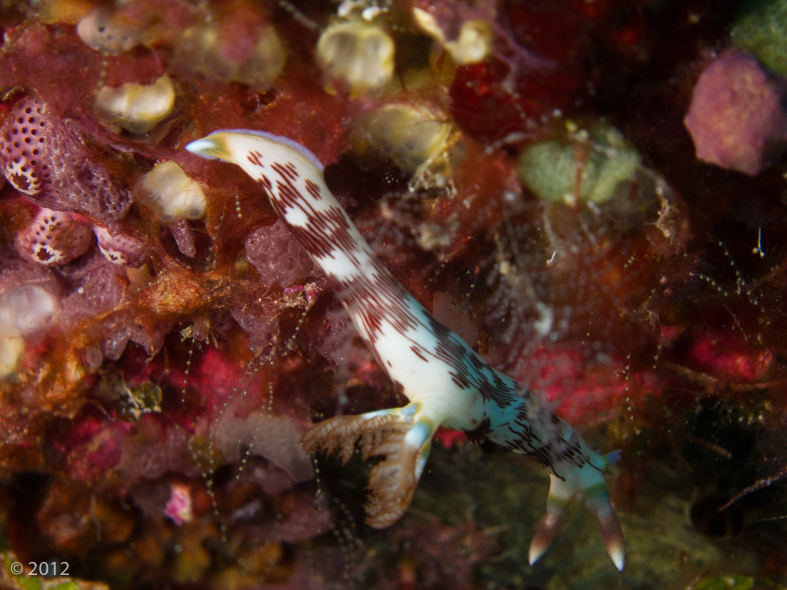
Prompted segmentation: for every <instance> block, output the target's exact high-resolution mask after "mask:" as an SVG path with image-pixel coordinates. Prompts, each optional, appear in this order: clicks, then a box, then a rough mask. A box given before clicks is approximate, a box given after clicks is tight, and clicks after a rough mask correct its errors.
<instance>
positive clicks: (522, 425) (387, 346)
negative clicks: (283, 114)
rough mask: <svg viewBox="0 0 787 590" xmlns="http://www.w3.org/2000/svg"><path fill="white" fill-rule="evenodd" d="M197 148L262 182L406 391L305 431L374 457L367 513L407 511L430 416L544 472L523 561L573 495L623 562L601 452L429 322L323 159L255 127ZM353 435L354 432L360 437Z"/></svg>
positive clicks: (311, 439)
mask: <svg viewBox="0 0 787 590" xmlns="http://www.w3.org/2000/svg"><path fill="white" fill-rule="evenodd" d="M186 149H188V150H189V151H191V152H194V153H196V154H199V155H201V156H203V157H206V158H219V159H222V160H225V161H227V162H231V163H233V164H237V165H238V166H240V167H241V168H242V169H243V170H244V171H245V172H246V173H247V174H248V175H249V176H251V178H253V179H254V180H256V181H257V182H259V183H260V185H261V186H262V188H263V190H264V191H265V192H266V193H267V195H268V197H270V201H271V204H272V206H273V208H274V210H275V211H276V213H277V214H278V215H279V217H280V218H281V220H282V221H283V222H284V223H285V224H286V225H287V227H288V228H289V229H290V230H291V231H292V232H293V234H294V235H295V236H296V237H297V238H298V240H299V241H300V242H301V244H302V245H303V246H304V248H305V249H306V250H307V251H308V252H309V255H310V256H311V257H312V259H313V260H314V262H315V263H316V264H317V265H318V266H319V267H320V268H321V269H322V270H323V272H325V274H326V276H327V278H328V281H329V283H330V285H331V287H332V288H333V290H334V291H335V292H336V295H337V296H338V297H339V299H340V300H341V302H342V304H343V305H344V307H345V309H347V312H348V313H349V315H350V317H351V318H352V321H353V324H354V325H355V327H356V329H357V330H358V333H359V335H360V336H361V338H363V340H364V342H365V343H366V345H367V346H368V347H369V349H370V350H371V351H372V352H373V353H374V356H375V358H376V359H377V362H378V363H379V365H380V366H381V367H382V368H383V369H384V370H385V371H386V372H387V373H388V375H389V377H390V378H391V380H392V381H393V382H394V383H396V385H397V387H398V388H399V389H400V390H401V392H402V393H403V394H404V395H405V396H406V397H407V399H408V400H409V401H410V403H409V404H408V405H406V406H404V407H402V408H393V409H389V410H382V411H379V412H371V413H369V414H364V415H362V416H341V417H336V418H330V419H328V420H326V421H324V422H321V423H319V424H317V425H316V426H314V427H313V428H312V429H311V430H310V431H309V432H307V433H306V436H305V437H304V439H303V446H304V447H305V449H306V450H307V451H309V452H315V451H326V452H329V453H333V452H338V453H339V455H340V456H341V458H342V460H343V461H345V462H346V461H348V460H349V459H350V457H351V456H352V455H353V453H355V449H356V445H358V444H360V448H361V453H362V455H363V456H364V458H368V457H371V456H381V457H383V460H382V461H381V462H380V463H379V464H377V465H376V466H375V467H374V468H373V469H372V471H371V474H370V476H369V491H370V493H369V501H368V503H367V504H366V514H367V522H368V523H369V524H370V525H371V526H373V527H376V528H383V527H387V526H389V525H391V524H393V523H394V522H396V521H397V520H398V519H399V518H400V517H401V516H402V515H403V514H404V512H405V511H406V510H407V507H408V505H409V504H410V501H411V500H412V498H413V495H414V493H415V486H416V484H417V483H418V479H419V477H420V476H421V473H422V472H423V469H424V464H425V462H426V458H427V456H428V454H429V450H430V448H431V440H432V436H433V434H434V432H435V430H436V429H437V427H438V426H440V425H443V426H445V427H447V428H452V429H454V430H462V431H464V432H465V433H467V435H468V437H469V438H471V440H473V441H475V442H481V441H483V440H491V441H492V442H496V443H498V444H500V445H503V446H504V447H506V448H508V449H510V450H512V451H514V452H516V453H522V454H525V455H530V456H532V457H535V458H536V460H538V461H539V462H540V463H541V464H542V465H543V466H544V467H546V468H547V470H548V471H549V473H550V474H551V476H552V485H551V487H550V492H549V500H548V503H547V514H546V516H544V518H543V519H542V521H541V524H540V525H539V527H538V532H537V533H536V536H535V538H534V539H533V543H532V545H531V548H530V561H531V563H532V562H534V561H535V560H537V559H538V558H539V557H540V556H541V555H542V554H543V553H544V551H546V549H547V547H548V546H549V544H550V542H551V541H552V539H553V538H554V536H555V535H556V534H557V531H558V528H559V526H560V518H561V515H562V514H563V512H564V510H565V508H566V506H567V505H568V503H569V502H570V501H571V500H572V499H573V498H574V497H575V496H577V495H580V494H581V495H582V496H584V498H585V499H586V503H587V504H588V507H589V508H590V510H591V511H592V512H593V513H594V514H596V516H597V517H598V519H599V522H600V523H601V534H602V537H603V539H604V544H605V545H606V547H607V552H608V553H609V556H610V557H611V559H612V561H613V563H614V564H615V566H616V567H617V568H618V569H622V568H623V564H624V560H625V552H624V548H623V533H622V532H621V529H620V524H619V522H618V519H617V516H616V514H615V511H614V509H613V508H612V506H611V504H610V502H609V492H608V490H607V484H606V481H605V480H604V469H605V468H606V467H607V466H608V465H610V464H611V463H612V462H613V461H614V460H615V459H616V458H617V456H618V455H617V453H610V454H609V455H604V456H601V455H599V454H598V453H595V452H593V451H592V450H591V449H590V448H589V447H588V445H587V443H585V441H584V439H583V438H582V436H581V435H580V434H579V433H578V432H577V431H576V430H574V428H572V427H571V425H569V424H567V423H566V422H564V421H563V420H561V419H560V418H559V417H558V416H556V415H554V414H553V413H552V412H551V411H550V410H549V408H548V407H547V406H546V404H545V403H544V402H543V400H541V399H540V398H538V397H537V396H536V395H534V394H533V393H532V392H530V391H528V390H527V389H526V388H525V387H524V386H523V385H522V384H520V383H518V382H517V381H515V380H514V379H512V378H511V377H509V376H508V375H505V374H504V373H501V372H499V371H497V370H496V369H495V368H494V367H492V366H491V365H489V363H487V362H486V360H484V359H483V358H482V357H481V356H480V355H479V354H478V353H477V352H475V351H474V350H473V349H472V348H471V347H469V346H468V345H467V344H466V343H465V342H464V341H463V340H462V339H461V338H460V337H459V336H457V335H456V334H454V333H453V332H452V331H451V330H449V329H448V328H447V327H445V326H444V325H442V324H441V323H440V322H438V321H437V320H436V319H435V318H434V317H433V316H432V314H430V313H429V312H428V311H427V310H426V309H425V308H424V307H423V306H422V305H421V304H420V303H419V302H418V301H417V300H416V299H415V298H414V297H413V296H412V295H410V294H409V293H408V292H407V290H406V289H405V288H404V287H403V286H402V285H401V284H400V283H399V282H398V281H397V280H396V278H395V277H394V276H393V275H392V274H391V273H390V272H389V271H388V270H387V269H386V268H385V266H384V265H383V263H382V262H380V260H379V259H378V258H377V256H376V255H375V254H374V251H373V250H372V249H371V248H370V247H369V245H368V244H367V243H366V241H365V240H364V239H363V237H362V236H361V234H360V233H359V232H358V230H357V229H356V227H355V226H354V225H353V222H352V220H351V219H350V218H349V217H348V216H347V213H346V212H345V211H344V209H343V208H342V206H341V205H340V204H339V202H338V201H337V200H336V197H335V196H334V195H333V194H332V193H331V191H330V190H329V189H328V186H327V185H326V184H325V178H324V177H323V167H322V164H320V162H319V161H318V160H317V158H316V157H315V156H314V154H312V153H311V152H310V151H309V150H307V149H306V148H304V147H303V146H301V145H299V144H297V143H295V142H294V141H292V140H291V139H288V138H286V137H278V136H275V135H271V134H269V133H262V132H259V131H245V130H237V131H217V132H215V133H212V134H211V135H209V136H207V137H205V138H203V139H199V140H197V141H195V142H193V143H190V144H189V145H188V146H186ZM359 441H360V442H359Z"/></svg>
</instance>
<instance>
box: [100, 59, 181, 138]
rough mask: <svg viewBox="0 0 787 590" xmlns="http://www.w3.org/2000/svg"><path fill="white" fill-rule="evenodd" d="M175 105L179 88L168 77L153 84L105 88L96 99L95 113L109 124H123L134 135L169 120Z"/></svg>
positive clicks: (131, 84) (129, 84)
mask: <svg viewBox="0 0 787 590" xmlns="http://www.w3.org/2000/svg"><path fill="white" fill-rule="evenodd" d="M174 106H175V86H174V85H173V84H172V80H170V78H169V76H167V75H166V74H164V75H163V76H161V77H160V78H159V79H158V80H156V81H155V82H153V84H147V85H145V84H133V83H130V82H129V83H126V84H123V85H122V86H120V87H119V88H110V87H109V86H105V87H104V88H102V89H101V90H100V91H99V93H98V95H97V96H96V101H95V103H94V104H93V111H94V112H95V113H96V116H97V117H98V118H99V119H101V120H102V121H103V122H104V123H106V124H108V125H119V126H120V127H122V128H123V129H125V130H126V131H129V132H131V133H147V132H148V131H150V130H151V129H153V127H155V126H156V125H158V123H159V122H161V121H163V120H164V119H166V118H167V117H169V116H170V114H171V113H172V109H173V108H174Z"/></svg>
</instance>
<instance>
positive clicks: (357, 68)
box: [317, 20, 395, 97]
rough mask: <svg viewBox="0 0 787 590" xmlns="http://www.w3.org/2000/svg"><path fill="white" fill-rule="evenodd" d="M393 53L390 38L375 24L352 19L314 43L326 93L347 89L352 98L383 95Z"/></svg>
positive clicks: (388, 81)
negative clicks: (365, 95) (324, 81)
mask: <svg viewBox="0 0 787 590" xmlns="http://www.w3.org/2000/svg"><path fill="white" fill-rule="evenodd" d="M394 53H395V48H394V42H393V39H391V37H390V36H388V34H387V33H386V32H385V31H383V30H382V28H380V27H379V26H377V25H375V24H372V23H368V22H364V21H360V20H351V21H341V22H337V23H335V24H333V25H331V26H329V27H328V28H327V29H326V30H325V31H324V32H323V34H322V35H321V36H320V40H319V41H318V42H317V63H318V64H319V65H320V68H321V69H322V71H323V73H324V74H325V77H326V91H328V92H330V93H336V92H337V91H339V90H346V91H347V92H349V94H350V96H353V97H356V96H360V95H364V94H378V93H380V92H382V91H383V90H385V89H386V87H387V86H388V85H389V84H390V82H391V79H392V78H393V72H394Z"/></svg>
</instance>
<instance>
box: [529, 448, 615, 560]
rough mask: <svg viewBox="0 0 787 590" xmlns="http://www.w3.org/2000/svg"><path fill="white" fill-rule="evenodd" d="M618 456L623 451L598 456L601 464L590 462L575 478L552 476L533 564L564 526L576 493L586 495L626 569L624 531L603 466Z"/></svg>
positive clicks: (606, 539)
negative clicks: (562, 519) (562, 520)
mask: <svg viewBox="0 0 787 590" xmlns="http://www.w3.org/2000/svg"><path fill="white" fill-rule="evenodd" d="M618 455H619V452H618V451H615V452H614V453H609V454H608V455H605V456H603V457H597V460H598V463H599V465H598V466H597V467H596V466H594V465H593V464H592V463H588V464H586V465H585V466H584V467H582V468H581V469H579V470H578V472H576V473H574V474H572V476H571V477H566V478H561V477H559V476H557V475H555V474H551V475H550V486H549V497H548V498H547V511H546V514H544V516H543V517H542V519H541V522H539V524H538V529H537V530H536V534H535V535H534V537H533V540H532V541H531V543H530V551H529V554H528V559H529V561H530V565H533V564H534V563H535V562H536V561H538V559H539V558H540V557H541V556H542V555H543V554H544V553H545V552H546V550H547V549H548V548H549V545H550V544H551V543H552V540H553V539H554V538H555V535H556V534H557V532H558V530H559V528H560V521H561V518H562V516H563V513H564V512H565V509H566V507H567V506H568V504H569V503H570V502H571V500H572V499H573V498H574V497H575V496H577V495H578V494H582V495H584V497H585V503H586V505H587V507H588V509H589V510H590V511H591V512H593V513H594V514H595V515H596V517H597V518H598V521H599V525H600V528H601V538H602V540H603V542H604V546H605V547H606V550H607V554H608V555H609V557H610V559H611V560H612V563H614V564H615V567H616V568H617V569H618V570H619V571H623V567H624V565H625V562H626V550H625V544H624V538H623V530H622V529H621V527H620V521H619V520H618V516H617V513H616V512H615V509H614V508H612V505H611V504H610V500H609V491H608V490H607V484H606V482H605V481H604V478H603V468H604V467H606V466H607V465H609V464H611V462H614V460H616V459H617V456H618Z"/></svg>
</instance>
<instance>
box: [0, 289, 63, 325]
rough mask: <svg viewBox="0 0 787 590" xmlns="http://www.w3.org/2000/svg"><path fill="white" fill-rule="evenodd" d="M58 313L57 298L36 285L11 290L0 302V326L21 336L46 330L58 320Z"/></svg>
mask: <svg viewBox="0 0 787 590" xmlns="http://www.w3.org/2000/svg"><path fill="white" fill-rule="evenodd" d="M57 313H58V305H57V301H56V300H55V298H54V297H52V295H50V294H49V293H47V292H46V291H44V290H43V289H42V288H41V287H36V286H35V285H25V286H23V287H16V288H14V289H11V290H10V291H8V292H7V293H6V294H5V295H4V296H3V298H2V299H1V300H0V326H2V327H3V328H4V329H6V330H10V329H13V330H14V331H16V333H18V334H19V335H21V336H29V335H31V334H35V333H36V332H41V331H43V330H46V329H47V328H49V327H50V326H51V325H52V324H53V323H54V321H55V320H56V318H57Z"/></svg>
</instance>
